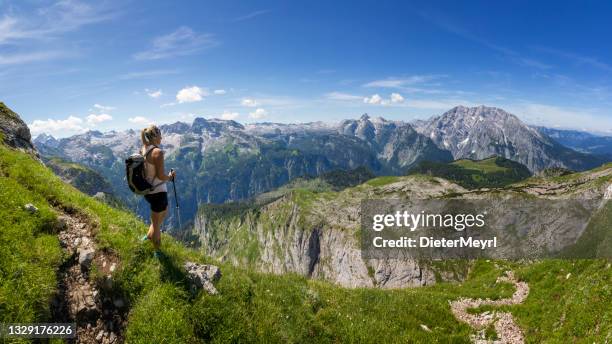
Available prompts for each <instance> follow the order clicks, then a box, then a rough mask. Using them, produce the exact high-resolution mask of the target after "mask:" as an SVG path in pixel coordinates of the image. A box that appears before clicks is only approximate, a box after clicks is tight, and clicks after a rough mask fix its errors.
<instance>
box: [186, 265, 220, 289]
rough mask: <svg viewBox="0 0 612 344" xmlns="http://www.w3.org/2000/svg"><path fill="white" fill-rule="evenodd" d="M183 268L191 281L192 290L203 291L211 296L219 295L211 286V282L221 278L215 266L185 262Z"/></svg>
mask: <svg viewBox="0 0 612 344" xmlns="http://www.w3.org/2000/svg"><path fill="white" fill-rule="evenodd" d="M184 267H185V270H186V271H187V275H188V278H189V280H190V281H191V284H192V288H195V289H196V290H197V289H204V291H206V292H207V293H209V294H212V295H215V294H218V293H219V292H218V291H217V289H216V288H215V286H214V285H213V282H215V281H217V280H218V279H219V278H220V277H221V270H220V269H219V268H218V267H217V266H214V265H208V264H198V263H193V262H186V263H185V265H184Z"/></svg>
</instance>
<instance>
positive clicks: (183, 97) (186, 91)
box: [176, 86, 208, 104]
mask: <svg viewBox="0 0 612 344" xmlns="http://www.w3.org/2000/svg"><path fill="white" fill-rule="evenodd" d="M207 95H208V91H206V90H205V89H202V88H200V87H198V86H191V87H185V88H183V89H182V90H180V91H178V93H177V94H176V100H177V101H178V102H179V104H181V103H193V102H199V101H201V100H202V99H203V98H204V97H205V96H207Z"/></svg>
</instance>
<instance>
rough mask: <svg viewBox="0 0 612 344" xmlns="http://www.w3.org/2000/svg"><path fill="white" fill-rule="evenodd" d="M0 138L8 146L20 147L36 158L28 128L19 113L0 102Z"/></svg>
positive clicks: (36, 153)
mask: <svg viewBox="0 0 612 344" xmlns="http://www.w3.org/2000/svg"><path fill="white" fill-rule="evenodd" d="M0 139H2V140H3V141H4V143H5V144H7V145H8V146H10V147H13V148H17V149H21V150H23V151H25V152H27V153H30V154H32V155H34V156H36V157H37V158H38V152H37V151H36V148H34V146H33V145H32V141H31V135H30V129H28V126H27V125H26V124H25V123H24V122H23V121H22V120H21V118H20V117H19V115H17V114H16V113H15V112H13V111H12V110H11V109H9V108H8V107H7V106H6V105H4V103H2V102H0Z"/></svg>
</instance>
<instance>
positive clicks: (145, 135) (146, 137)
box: [140, 124, 161, 146]
mask: <svg viewBox="0 0 612 344" xmlns="http://www.w3.org/2000/svg"><path fill="white" fill-rule="evenodd" d="M160 134H161V131H160V130H159V128H158V127H157V126H156V125H153V124H152V125H150V126H149V127H146V128H144V129H142V131H141V132H140V139H141V140H142V143H143V144H144V145H145V146H148V145H151V144H153V141H155V139H156V138H157V137H159V136H160Z"/></svg>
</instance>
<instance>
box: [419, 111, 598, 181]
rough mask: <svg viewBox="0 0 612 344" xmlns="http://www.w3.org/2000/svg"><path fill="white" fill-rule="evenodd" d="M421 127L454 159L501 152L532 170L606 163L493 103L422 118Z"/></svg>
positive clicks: (578, 168) (575, 167)
mask: <svg viewBox="0 0 612 344" xmlns="http://www.w3.org/2000/svg"><path fill="white" fill-rule="evenodd" d="M418 131H419V132H421V133H422V134H423V135H425V136H427V137H429V138H430V139H431V140H433V141H434V142H435V143H436V144H437V145H438V147H440V148H441V149H446V150H448V151H450V152H451V153H452V155H453V157H454V158H455V159H461V158H469V159H478V160H480V159H485V158H488V157H490V156H492V155H498V156H502V157H505V158H507V159H511V160H514V161H517V162H520V163H522V164H523V165H525V166H527V168H529V170H530V171H532V172H538V171H540V170H543V169H545V168H549V167H564V168H569V169H572V170H585V169H589V168H593V167H596V166H599V165H600V164H601V163H603V161H602V160H601V159H598V158H595V157H593V156H590V155H586V154H582V153H578V152H576V151H573V150H571V149H569V148H567V147H564V146H562V145H561V144H559V143H557V142H556V141H554V140H553V139H551V138H550V137H548V136H546V135H545V134H543V133H541V132H540V131H538V130H536V129H534V128H532V127H529V126H527V125H526V124H524V123H523V122H521V121H520V120H519V119H518V118H517V117H516V116H514V115H512V114H510V113H508V112H506V111H504V110H502V109H498V108H493V107H486V106H478V107H472V108H468V107H464V106H458V107H455V108H453V109H451V110H449V111H448V112H446V113H444V114H443V115H441V116H438V117H434V118H432V119H430V120H429V121H427V122H421V123H420V126H419V128H418Z"/></svg>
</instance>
